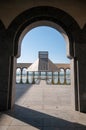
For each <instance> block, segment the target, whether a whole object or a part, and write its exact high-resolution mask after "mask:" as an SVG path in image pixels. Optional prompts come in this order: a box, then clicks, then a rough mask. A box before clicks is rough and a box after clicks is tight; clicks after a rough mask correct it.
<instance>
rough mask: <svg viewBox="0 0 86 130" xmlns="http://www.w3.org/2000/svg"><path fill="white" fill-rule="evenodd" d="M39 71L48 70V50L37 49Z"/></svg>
mask: <svg viewBox="0 0 86 130" xmlns="http://www.w3.org/2000/svg"><path fill="white" fill-rule="evenodd" d="M38 70H39V71H48V51H39V66H38Z"/></svg>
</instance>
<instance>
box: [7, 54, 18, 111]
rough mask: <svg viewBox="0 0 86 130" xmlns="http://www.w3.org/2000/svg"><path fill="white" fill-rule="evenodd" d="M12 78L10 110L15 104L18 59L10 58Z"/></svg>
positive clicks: (10, 79)
mask: <svg viewBox="0 0 86 130" xmlns="http://www.w3.org/2000/svg"><path fill="white" fill-rule="evenodd" d="M9 72H10V76H9V81H10V83H9V100H8V109H12V108H13V106H14V104H15V89H16V58H15V57H14V56H11V58H10V70H9Z"/></svg>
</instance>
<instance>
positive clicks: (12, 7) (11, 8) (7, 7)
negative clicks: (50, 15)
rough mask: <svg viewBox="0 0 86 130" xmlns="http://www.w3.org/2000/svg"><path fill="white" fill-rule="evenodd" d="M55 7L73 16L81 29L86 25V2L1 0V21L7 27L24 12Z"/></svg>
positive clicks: (81, 0) (73, 0)
mask: <svg viewBox="0 0 86 130" xmlns="http://www.w3.org/2000/svg"><path fill="white" fill-rule="evenodd" d="M42 5H45V6H53V7H57V8H59V9H62V10H63V11H65V12H67V13H68V14H69V15H71V16H72V17H73V18H74V19H75V20H76V21H77V23H78V24H79V25H80V27H81V28H83V26H84V25H85V24H86V13H85V12H86V0H53V2H52V0H29V1H28V0H8V1H7V0H1V1H0V20H1V21H2V22H3V23H4V25H5V26H6V27H8V25H9V24H10V23H11V22H12V21H13V19H14V18H15V17H16V16H18V15H19V14H20V13H22V12H23V11H25V10H27V9H29V8H31V7H35V6H42Z"/></svg>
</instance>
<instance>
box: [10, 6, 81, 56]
mask: <svg viewBox="0 0 86 130" xmlns="http://www.w3.org/2000/svg"><path fill="white" fill-rule="evenodd" d="M42 20H47V21H51V22H53V23H55V24H57V25H59V26H61V27H62V28H63V29H64V30H65V32H66V33H67V35H68V38H69V41H70V43H71V45H70V46H71V48H72V46H73V45H72V43H73V41H75V40H76V37H77V36H76V35H78V34H77V32H79V31H80V27H79V25H78V24H77V22H76V21H75V20H74V18H72V17H71V16H70V15H69V14H68V13H66V12H64V11H62V10H61V9H58V8H55V7H50V6H38V7H33V8H31V9H29V10H26V11H24V12H23V13H21V14H20V15H18V16H17V17H16V18H15V19H14V20H13V21H12V23H11V24H10V25H9V27H8V29H7V34H8V35H10V40H11V41H10V43H11V45H10V46H12V48H13V49H12V50H11V53H12V55H14V56H16V55H17V53H18V40H19V37H20V35H21V33H22V32H23V30H24V29H25V28H26V27H27V26H29V25H30V24H32V23H34V22H37V21H42ZM70 53H71V55H72V56H73V50H72V49H71V52H70Z"/></svg>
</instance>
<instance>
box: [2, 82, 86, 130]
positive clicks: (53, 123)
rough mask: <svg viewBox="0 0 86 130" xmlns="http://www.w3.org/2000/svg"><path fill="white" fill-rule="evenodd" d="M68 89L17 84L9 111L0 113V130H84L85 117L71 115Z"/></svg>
mask: <svg viewBox="0 0 86 130" xmlns="http://www.w3.org/2000/svg"><path fill="white" fill-rule="evenodd" d="M72 100H73V98H72V87H70V86H69V85H65V86H62V85H59V86H57V85H47V84H46V82H45V81H44V80H42V81H41V82H40V84H39V85H37V84H35V85H28V84H21V85H19V84H17V85H16V101H15V106H14V109H13V110H12V111H7V112H3V113H0V130H19V129H20V130H86V114H84V113H80V112H77V111H74V109H73V105H72Z"/></svg>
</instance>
